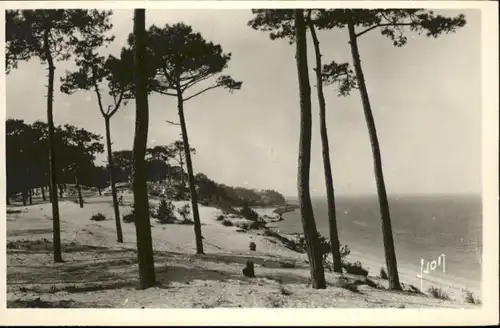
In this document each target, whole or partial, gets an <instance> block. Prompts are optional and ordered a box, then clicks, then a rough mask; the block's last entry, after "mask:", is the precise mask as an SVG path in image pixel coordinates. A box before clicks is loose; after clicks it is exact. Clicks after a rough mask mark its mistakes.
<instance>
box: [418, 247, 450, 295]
mask: <svg viewBox="0 0 500 328" xmlns="http://www.w3.org/2000/svg"><path fill="white" fill-rule="evenodd" d="M445 260H446V256H445V255H444V254H441V255H440V256H439V257H438V259H437V261H436V260H434V261H432V262H429V261H427V265H425V263H426V261H425V260H424V259H421V260H420V274H417V277H418V278H420V290H421V291H422V290H423V279H424V274H429V273H430V272H432V271H436V269H437V268H442V269H443V273H445V272H446V263H445ZM424 267H425V269H424Z"/></svg>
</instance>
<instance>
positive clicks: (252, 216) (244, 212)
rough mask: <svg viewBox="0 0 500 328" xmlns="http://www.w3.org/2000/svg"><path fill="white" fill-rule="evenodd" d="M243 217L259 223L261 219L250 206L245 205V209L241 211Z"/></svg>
mask: <svg viewBox="0 0 500 328" xmlns="http://www.w3.org/2000/svg"><path fill="white" fill-rule="evenodd" d="M240 213H241V215H243V217H244V218H245V219H247V220H251V221H257V220H258V219H259V214H257V212H255V211H254V210H252V208H251V207H250V206H248V205H247V204H245V205H243V208H242V209H241V210H240Z"/></svg>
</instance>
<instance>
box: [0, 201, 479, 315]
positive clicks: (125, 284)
mask: <svg viewBox="0 0 500 328" xmlns="http://www.w3.org/2000/svg"><path fill="white" fill-rule="evenodd" d="M150 202H151V203H157V202H158V200H154V199H150ZM131 203H132V195H131V194H125V195H124V205H123V206H121V207H120V211H121V215H124V214H126V213H128V212H130V210H131V207H130V205H131ZM186 203H187V202H176V203H175V205H176V206H177V207H180V206H182V205H184V204H186ZM9 209H11V210H12V209H16V210H20V211H21V213H13V214H7V301H8V307H28V306H31V307H36V306H37V307H118V308H122V307H125V308H131V307H134V308H135V307H145V308H164V307H175V308H179V307H180V308H199V307H201V308H211V307H342V308H353V307H363V308H373V307H396V308H403V307H406V308H408V307H454V308H457V307H458V308H465V307H475V305H471V304H467V303H465V302H464V300H463V296H460V295H458V296H453V298H455V300H454V301H443V300H440V299H436V298H433V297H430V296H427V295H422V294H414V293H409V292H390V291H388V290H386V289H385V288H384V286H385V284H386V281H385V280H382V279H379V278H376V277H370V278H369V279H368V280H367V279H366V278H364V277H360V276H353V275H348V274H345V275H343V276H342V277H341V276H340V275H338V274H333V273H330V272H326V277H327V281H328V288H327V289H325V290H313V289H312V288H310V287H309V286H308V280H309V268H308V266H307V263H306V255H305V254H301V253H297V252H294V251H292V250H290V249H288V248H286V247H285V246H284V245H283V244H281V243H280V242H279V241H278V240H277V239H275V238H273V237H268V236H264V235H263V234H262V231H257V230H248V231H245V232H242V230H241V229H239V228H238V227H236V226H231V227H226V226H223V225H222V224H221V221H218V220H217V217H218V216H219V215H221V214H222V211H221V210H219V209H216V208H212V207H206V206H202V205H200V216H201V221H202V232H203V236H204V247H205V252H206V255H195V243H194V230H193V226H192V225H180V224H167V225H162V224H159V223H157V222H156V220H155V219H152V220H151V222H152V233H153V246H154V250H155V266H156V274H157V280H158V282H159V285H158V286H157V287H154V288H150V289H147V290H139V289H137V285H138V267H137V253H136V251H135V248H136V244H135V243H136V240H135V226H134V224H130V223H128V224H127V223H123V221H122V227H123V233H124V240H125V242H124V243H123V244H118V243H117V242H116V232H115V222H114V219H113V208H112V206H111V197H110V196H102V197H92V198H87V199H86V204H85V207H84V208H80V207H79V206H78V204H76V203H75V202H72V201H61V202H60V215H61V229H62V232H61V238H62V242H63V259H64V260H65V262H64V263H58V264H54V263H53V261H52V244H51V240H52V221H51V205H50V204H37V205H33V206H27V207H15V208H9ZM97 212H101V213H103V214H105V215H106V217H107V218H108V219H107V220H106V221H100V222H94V221H91V220H90V217H91V215H92V214H95V213H97ZM259 212H262V213H259V214H261V215H263V214H265V213H267V214H269V216H270V217H272V210H269V209H262V210H259ZM231 220H233V221H234V223H235V224H236V223H237V222H241V220H244V219H241V218H233V219H231ZM250 241H254V242H255V243H256V245H257V250H256V251H255V252H251V251H249V247H248V244H249V242H250ZM358 255H359V254H358ZM358 255H356V254H355V253H354V252H353V253H352V256H351V257H350V260H354V259H358V258H360V259H362V256H361V257H359V256H358ZM357 256H358V257H357ZM249 259H250V260H252V261H254V263H255V267H256V268H255V271H256V275H257V277H256V278H247V277H245V276H243V275H242V273H241V272H242V269H243V267H244V265H245V262H246V261H247V260H249ZM365 260H367V261H368V262H369V259H365ZM363 264H364V265H365V262H363ZM372 265H373V266H375V267H376V265H379V264H375V263H372ZM371 272H372V273H373V272H377V271H376V269H375V271H371ZM403 281H405V280H404V279H403ZM353 286H354V287H353Z"/></svg>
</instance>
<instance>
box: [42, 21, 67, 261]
mask: <svg viewBox="0 0 500 328" xmlns="http://www.w3.org/2000/svg"><path fill="white" fill-rule="evenodd" d="M49 32H50V31H49V30H48V29H46V30H45V33H44V47H45V55H46V58H47V62H48V65H49V85H48V92H47V123H48V130H49V137H48V141H49V175H50V185H51V188H52V191H53V192H52V199H51V200H52V224H53V234H54V237H53V238H54V240H53V243H54V262H62V261H63V260H62V255H61V231H60V230H61V227H60V223H59V200H58V198H57V191H56V190H57V168H56V149H55V138H54V117H53V113H52V104H53V100H54V99H53V98H54V71H55V69H56V68H55V66H54V62H53V60H52V54H51V52H50V45H49Z"/></svg>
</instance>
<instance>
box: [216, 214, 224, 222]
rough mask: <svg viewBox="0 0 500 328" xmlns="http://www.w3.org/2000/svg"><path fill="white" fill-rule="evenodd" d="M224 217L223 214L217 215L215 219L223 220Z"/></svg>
mask: <svg viewBox="0 0 500 328" xmlns="http://www.w3.org/2000/svg"><path fill="white" fill-rule="evenodd" d="M225 218H226V217H225V216H224V215H219V216H218V217H217V218H216V219H215V220H217V221H222V220H224V219H225Z"/></svg>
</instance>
